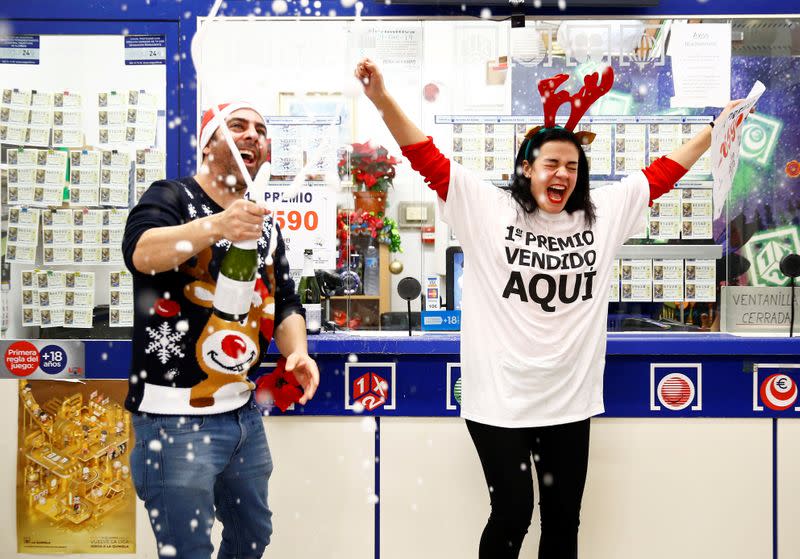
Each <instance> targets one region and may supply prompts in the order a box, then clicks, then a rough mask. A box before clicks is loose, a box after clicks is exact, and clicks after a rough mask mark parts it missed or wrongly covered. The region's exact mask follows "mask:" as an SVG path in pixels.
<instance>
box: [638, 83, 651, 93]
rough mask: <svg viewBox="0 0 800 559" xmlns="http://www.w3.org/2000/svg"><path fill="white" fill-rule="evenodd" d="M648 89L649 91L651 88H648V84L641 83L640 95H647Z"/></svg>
mask: <svg viewBox="0 0 800 559" xmlns="http://www.w3.org/2000/svg"><path fill="white" fill-rule="evenodd" d="M648 91H649V89H648V88H647V84H646V83H643V84H641V85H639V95H647V92H648Z"/></svg>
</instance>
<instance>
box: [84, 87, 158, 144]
mask: <svg viewBox="0 0 800 559" xmlns="http://www.w3.org/2000/svg"><path fill="white" fill-rule="evenodd" d="M157 119H158V109H157V98H156V96H155V95H153V94H150V93H147V92H146V91H137V90H133V89H132V90H129V91H119V92H117V91H104V92H100V93H98V94H97V124H98V125H99V127H100V129H99V133H98V141H99V142H100V144H102V145H122V144H127V145H130V144H133V145H136V146H139V147H150V146H153V145H155V143H156V122H157Z"/></svg>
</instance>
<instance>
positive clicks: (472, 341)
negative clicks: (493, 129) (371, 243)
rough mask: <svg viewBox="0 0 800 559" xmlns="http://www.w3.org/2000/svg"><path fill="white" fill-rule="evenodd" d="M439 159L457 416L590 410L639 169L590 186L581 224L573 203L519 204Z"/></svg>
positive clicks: (641, 195)
mask: <svg viewBox="0 0 800 559" xmlns="http://www.w3.org/2000/svg"><path fill="white" fill-rule="evenodd" d="M450 169H451V171H450V186H449V189H448V194H447V201H446V202H443V201H442V200H441V199H439V204H440V209H441V210H442V215H443V216H444V220H445V222H447V223H448V224H449V225H450V226H451V227H452V228H453V230H454V232H455V234H456V236H457V237H458V240H459V242H460V243H461V247H462V249H463V251H464V275H463V286H462V293H463V295H462V303H461V312H462V320H461V378H462V386H461V390H462V392H461V393H462V400H461V415H462V417H464V418H466V419H470V420H472V421H476V422H479V423H485V424H488V425H496V426H500V427H536V426H542V425H557V424H563V423H570V422H573V421H580V420H583V419H586V418H587V417H591V416H593V415H596V414H598V413H602V412H603V411H604V407H603V369H604V366H605V349H606V317H607V315H608V290H609V284H610V280H611V269H612V263H613V260H614V257H615V255H616V254H617V251H618V248H619V247H620V246H621V245H622V244H623V243H624V242H625V241H626V240H627V239H628V237H630V235H632V234H633V232H634V231H635V229H636V226H637V223H638V222H639V221H640V219H641V217H642V214H643V213H644V211H645V209H646V207H647V204H648V202H649V196H650V190H649V186H648V182H647V179H646V178H645V176H644V174H643V173H641V172H638V173H634V174H633V175H630V176H628V177H627V178H625V179H623V180H622V181H621V182H619V183H616V184H613V185H609V186H605V187H602V188H598V189H594V190H592V191H591V194H592V200H593V201H594V204H595V207H596V216H597V219H596V221H595V223H594V225H593V226H592V227H591V228H589V227H587V226H586V225H585V221H584V212H583V211H577V212H574V213H572V214H568V213H566V212H561V213H560V214H556V215H554V214H548V213H545V212H543V211H541V210H537V211H536V212H534V213H533V214H528V213H526V212H525V211H524V210H523V209H522V208H521V207H520V206H519V204H518V203H517V202H516V201H515V200H514V199H513V198H512V197H511V195H510V194H509V192H508V191H505V190H501V189H499V188H497V187H495V186H493V185H491V184H488V183H485V182H483V181H481V180H480V179H478V178H477V177H475V176H474V175H472V174H471V173H470V172H469V171H467V170H466V169H464V168H463V167H462V166H460V165H458V164H457V163H454V162H451V165H450Z"/></svg>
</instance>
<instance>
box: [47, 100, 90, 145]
mask: <svg viewBox="0 0 800 559" xmlns="http://www.w3.org/2000/svg"><path fill="white" fill-rule="evenodd" d="M53 105H54V107H53V143H52V145H53V147H66V148H79V147H81V146H83V144H84V141H83V138H84V134H83V100H82V97H81V94H80V93H75V92H69V91H64V92H62V93H54V94H53Z"/></svg>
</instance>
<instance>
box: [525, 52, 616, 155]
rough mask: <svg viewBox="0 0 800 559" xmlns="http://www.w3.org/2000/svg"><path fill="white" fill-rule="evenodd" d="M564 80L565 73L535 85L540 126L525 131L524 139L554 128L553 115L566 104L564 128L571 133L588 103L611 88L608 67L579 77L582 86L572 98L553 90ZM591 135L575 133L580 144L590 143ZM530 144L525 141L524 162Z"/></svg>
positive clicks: (612, 71)
mask: <svg viewBox="0 0 800 559" xmlns="http://www.w3.org/2000/svg"><path fill="white" fill-rule="evenodd" d="M568 79H569V76H568V75H567V74H557V75H555V76H553V77H552V78H546V79H544V80H541V81H540V82H539V95H540V96H541V97H542V106H543V107H544V126H534V127H533V128H531V129H530V130H528V132H527V133H526V134H525V139H526V140H530V139H531V138H533V137H534V136H535V135H536V134H538V133H539V132H541V131H542V130H547V129H549V128H557V126H556V113H557V112H558V108H559V107H560V106H561V105H563V104H564V103H569V104H570V113H569V119H568V120H567V124H566V125H565V126H564V128H565V129H566V130H569V131H573V130H575V126H577V124H578V121H580V119H581V118H583V115H585V114H586V111H588V110H589V107H591V106H592V103H594V102H595V101H597V100H598V99H600V97H602V96H603V95H605V94H606V93H608V92H609V91H611V86H612V85H614V69H613V68H612V67H611V66H606V67H605V69H604V70H603V74H602V76H598V74H597V72H595V73H593V74H589V75H588V76H585V77H584V78H583V87H581V89H580V91H578V93H576V94H575V95H570V94H569V91H567V90H565V89H562V90H561V91H556V89H558V87H559V86H560V85H561V84H562V83H564V82H565V81H567V80H568ZM598 82H599V83H598ZM595 136H596V134H595V133H594V132H588V131H583V132H575V137H576V138H578V141H579V142H580V143H581V144H583V145H588V144H591V143H592V142H593V141H594V138H595ZM531 145H532V143H531V142H528V147H527V148H526V150H525V159H526V160H530V155H531V154H530V150H531Z"/></svg>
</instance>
